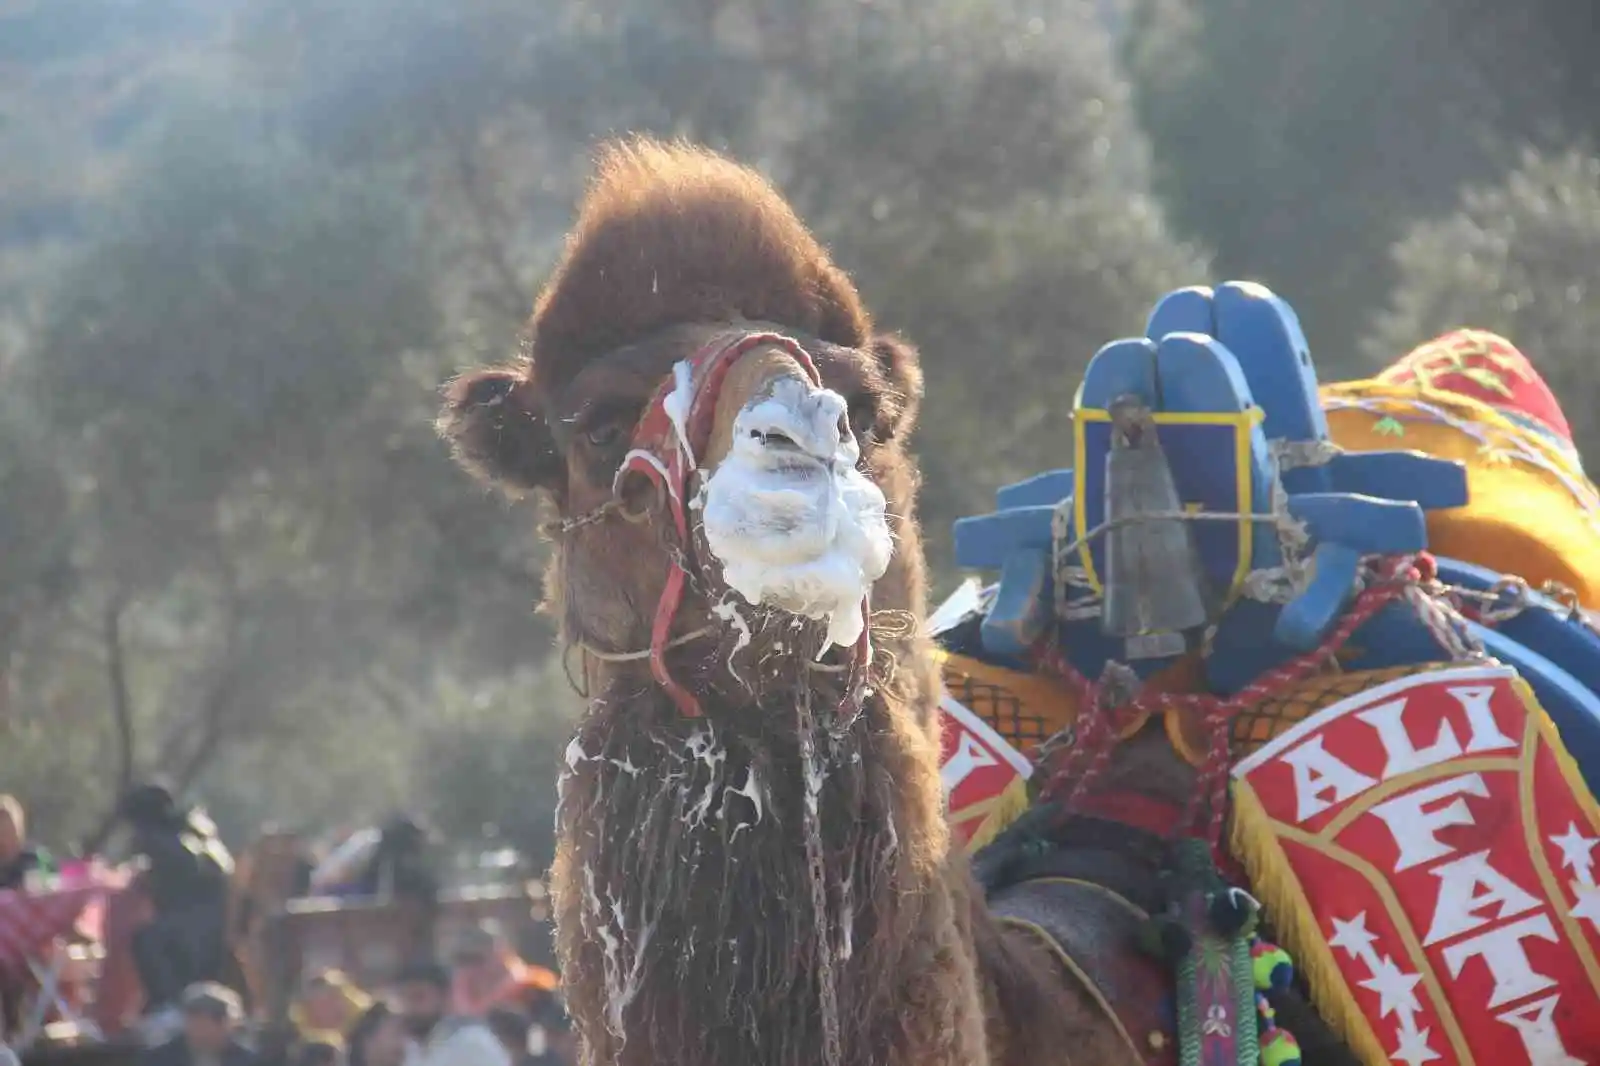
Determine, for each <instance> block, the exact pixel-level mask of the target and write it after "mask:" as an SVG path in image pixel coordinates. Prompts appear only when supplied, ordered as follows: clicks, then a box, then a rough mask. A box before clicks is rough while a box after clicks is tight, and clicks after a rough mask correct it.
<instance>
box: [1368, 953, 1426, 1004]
mask: <svg viewBox="0 0 1600 1066" xmlns="http://www.w3.org/2000/svg"><path fill="white" fill-rule="evenodd" d="M1421 980H1422V976H1421V975H1420V974H1414V973H1405V972H1404V971H1402V970H1401V969H1400V967H1398V966H1396V965H1395V962H1394V960H1393V959H1391V958H1390V957H1389V956H1387V955H1385V956H1384V957H1383V959H1382V960H1381V961H1380V962H1379V963H1378V965H1377V966H1374V967H1373V968H1372V976H1371V977H1369V978H1367V979H1366V980H1365V981H1362V982H1361V987H1362V988H1366V989H1370V990H1371V991H1373V992H1376V993H1377V994H1378V1001H1379V1006H1378V1017H1380V1018H1387V1017H1388V1016H1389V1015H1391V1014H1394V1013H1396V1012H1398V1011H1404V1012H1406V1014H1407V1015H1410V1014H1411V1013H1413V1012H1415V1011H1418V1010H1421V1009H1422V1008H1421V1005H1420V1004H1418V1003H1417V997H1416V996H1415V995H1413V994H1412V992H1411V990H1412V989H1413V988H1416V987H1417V985H1418V983H1419V982H1421Z"/></svg>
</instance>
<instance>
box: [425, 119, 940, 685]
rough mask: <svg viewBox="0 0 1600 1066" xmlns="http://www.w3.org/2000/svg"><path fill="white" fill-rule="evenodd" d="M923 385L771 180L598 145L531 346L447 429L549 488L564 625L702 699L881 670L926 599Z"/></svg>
mask: <svg viewBox="0 0 1600 1066" xmlns="http://www.w3.org/2000/svg"><path fill="white" fill-rule="evenodd" d="M920 392H921V376H920V370H919V368H918V363H917V357H916V353H915V352H914V351H913V350H912V349H911V348H910V347H909V346H908V345H907V344H906V343H904V342H903V341H901V340H899V339H897V338H894V337H890V336H884V335H881V334H876V333H874V332H873V329H872V325H871V321H870V319H869V317H868V315H867V313H866V311H865V309H864V308H863V307H862V304H861V301H860V298H859V297H858V295H857V293H856V291H855V289H854V288H853V287H852V285H851V283H850V282H849V280H848V279H847V278H846V277H845V275H844V274H843V273H842V272H841V271H840V270H839V269H838V268H837V267H836V266H834V264H833V263H832V262H831V260H830V259H829V257H828V255H827V253H826V252H825V251H824V250H823V249H822V247H821V246H820V245H819V244H818V243H817V241H816V240H815V238H813V237H812V235H811V234H810V233H809V232H808V231H807V230H806V228H805V227H804V226H803V225H802V223H801V222H800V221H799V219H798V218H797V217H796V215H795V214H794V212H793V210H792V209H791V208H790V207H789V205H788V204H787V203H785V202H784V200H783V199H782V197H781V196H780V195H779V194H778V193H777V192H776V191H775V190H774V189H773V187H772V186H771V185H770V184H769V183H767V182H766V181H765V180H764V179H763V178H761V177H760V176H759V175H757V174H756V173H754V172H753V171H751V170H749V169H746V168H744V167H741V166H739V165H737V164H735V163H732V162H730V161H728V160H726V159H723V158H721V157H718V156H716V155H714V154H712V153H709V152H706V151H704V150H700V149H696V148H690V147H686V146H682V145H663V144H660V143H656V142H652V141H635V142H630V143H626V144H619V145H613V146H611V147H610V148H608V149H606V150H605V151H604V152H603V153H602V156H601V158H600V162H599V166H598V170H597V174H596V177H595V179H594V182H593V184H592V186H591V188H590V189H589V192H588V194H587V196H586V198H585V200H584V202H583V205H582V207H581V210H580V212H579V217H578V221H577V223H576V225H575V227H574V229H573V231H572V233H571V234H570V235H569V238H568V242H567V246H566V250H565V254H564V256H563V258H562V260H561V262H560V263H559V264H558V266H557V267H556V269H555V271H554V273H553V274H552V276H551V278H550V280H549V282H548V283H547V285H546V286H545V288H544V291H543V292H542V293H541V295H540V297H539V300H538V302H537V305H536V308H535V310H534V313H533V317H532V319H531V321H530V322H529V324H528V327H527V329H526V331H525V334H524V349H523V352H522V356H521V358H520V359H519V360H518V361H517V362H516V363H515V364H514V365H512V366H507V367H500V368H495V369H488V370H480V371H477V372H472V373H468V374H465V375H463V376H462V377H460V378H458V379H456V380H455V381H454V382H453V383H452V384H451V385H450V386H449V387H448V389H447V394H446V402H445V408H444V412H443V414H442V416H441V419H440V426H441V431H442V432H443V433H444V434H445V436H447V437H448V438H449V439H450V440H451V441H453V443H454V447H455V451H456V454H457V456H458V458H459V459H460V460H461V461H462V463H463V464H464V465H465V466H467V467H468V468H469V469H470V470H473V471H474V472H475V473H477V474H478V475H480V476H481V477H483V478H484V479H486V480H488V481H489V482H491V483H493V484H496V485H498V486H500V487H502V488H504V489H506V490H507V491H509V492H511V493H512V494H522V493H528V492H533V493H537V494H541V495H543V496H544V497H546V498H547V499H548V501H549V502H550V504H551V505H552V506H553V509H554V513H555V515H556V521H554V522H552V523H550V524H549V526H548V528H549V529H550V531H551V532H552V534H553V537H554V540H555V547H556V550H555V552H554V554H553V558H552V563H551V571H550V580H549V591H550V598H551V601H552V603H553V605H554V606H555V607H556V608H557V609H558V610H559V613H560V617H561V621H562V626H563V630H564V634H565V636H566V639H567V640H568V641H569V642H571V643H573V644H575V645H577V646H579V647H581V648H583V649H585V650H586V651H589V652H592V653H593V657H594V659H595V660H597V661H598V663H599V664H600V665H599V669H601V671H602V672H603V673H606V674H608V675H609V676H611V677H613V678H614V677H615V676H616V674H617V672H618V671H622V670H626V669H630V668H631V669H648V670H649V671H650V672H651V673H652V674H653V675H654V679H655V681H656V682H657V683H658V684H659V685H661V686H662V687H663V688H665V689H666V690H667V691H668V692H669V693H671V694H672V696H673V699H674V702H676V703H677V704H678V706H679V708H680V709H681V710H685V711H687V712H689V713H691V714H694V713H698V710H699V708H698V706H697V705H698V703H699V699H698V697H697V696H696V695H691V694H690V689H691V688H693V689H695V690H696V691H698V692H713V693H715V692H718V691H721V690H729V689H734V690H737V689H740V688H743V689H746V690H748V694H749V695H757V694H758V692H757V690H758V689H759V688H760V686H761V683H762V682H761V679H762V678H763V677H765V676H769V675H770V676H777V675H779V674H782V673H783V672H784V669H785V665H784V664H789V666H790V668H792V667H793V664H794V663H796V662H800V663H808V662H817V661H820V660H827V659H831V660H832V661H835V662H838V663H841V664H843V663H848V662H850V661H854V662H855V663H856V664H857V665H859V664H860V663H861V662H863V661H867V658H868V657H869V656H870V654H871V653H870V650H869V649H870V647H871V645H872V643H873V640H872V627H871V625H870V624H869V623H870V621H871V619H872V618H873V617H874V616H878V617H884V616H892V615H898V616H899V617H900V618H902V619H904V618H908V617H920V615H921V612H922V609H923V602H922V566H923V564H922V558H921V549H920V545H919V543H918V541H917V538H916V533H915V527H914V522H913V520H912V517H911V513H912V512H911V509H912V493H913V490H914V484H915V475H914V470H913V467H912V464H911V460H910V458H909V457H908V455H907V453H906V452H905V450H904V444H905V440H906V437H907V435H908V433H909V431H910V429H911V426H912V422H913V420H914V417H915V412H916V403H917V400H918V398H919V396H920ZM629 664H632V666H631V667H630V666H629ZM691 673H692V674H693V675H694V677H693V683H692V684H691V683H690V681H689V678H688V676H687V675H688V674H691Z"/></svg>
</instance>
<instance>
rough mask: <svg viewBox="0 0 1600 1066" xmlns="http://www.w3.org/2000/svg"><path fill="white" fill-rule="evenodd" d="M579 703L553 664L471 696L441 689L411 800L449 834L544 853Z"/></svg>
mask: <svg viewBox="0 0 1600 1066" xmlns="http://www.w3.org/2000/svg"><path fill="white" fill-rule="evenodd" d="M580 705H581V700H579V699H578V698H577V696H576V695H575V694H574V693H573V692H572V690H571V689H570V688H569V687H568V685H567V683H566V681H565V679H564V678H563V677H562V676H561V673H560V669H559V667H557V666H556V665H555V664H553V663H552V664H550V665H548V666H546V667H545V669H544V670H542V671H524V672H522V673H521V674H519V675H514V676H512V677H509V678H506V679H505V681H504V682H503V683H502V684H499V685H496V686H493V687H480V688H478V689H477V690H476V691H474V692H472V693H471V694H467V693H461V692H457V693H454V694H451V693H446V694H444V696H443V698H442V699H441V707H440V713H439V714H438V716H437V717H436V718H434V719H433V720H432V721H431V722H430V723H429V724H428V726H427V727H426V730H425V732H424V734H423V737H422V743H423V746H424V748H425V749H426V750H427V751H428V752H429V756H428V759H427V760H426V761H425V762H424V763H423V764H422V765H421V766H420V767H419V773H418V775H417V778H416V782H415V783H416V786H417V789H418V792H419V793H420V794H419V795H417V796H415V797H414V799H415V800H418V801H420V803H421V804H422V806H423V809H424V810H426V811H427V812H428V814H429V816H430V817H431V818H432V820H433V822H434V824H435V825H436V826H437V828H438V829H439V830H441V832H442V833H443V834H444V835H445V836H447V837H452V838H454V839H458V840H471V839H476V838H479V837H481V836H492V837H496V838H499V839H502V840H504V841H506V842H508V843H510V844H511V845H512V846H513V847H515V848H517V849H518V850H519V851H521V852H522V853H523V854H525V855H528V856H532V857H534V859H535V861H540V862H542V861H544V860H546V859H548V857H549V855H550V854H551V852H552V849H553V847H554V838H553V833H554V831H555V815H556V800H557V794H556V789H555V787H554V784H555V781H556V778H557V775H558V774H559V773H560V771H561V770H562V769H563V765H564V757H565V751H566V745H567V738H568V737H569V736H570V735H571V731H572V722H573V721H574V719H575V718H576V717H577V714H578V710H579V707H580Z"/></svg>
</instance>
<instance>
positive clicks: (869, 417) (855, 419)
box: [850, 396, 878, 444]
mask: <svg viewBox="0 0 1600 1066" xmlns="http://www.w3.org/2000/svg"><path fill="white" fill-rule="evenodd" d="M877 424H878V405H877V404H876V403H874V402H873V400H872V397H870V396H857V397H856V398H855V399H853V400H851V401H850V431H851V432H852V433H854V434H855V435H856V440H857V441H860V442H861V443H862V444H865V443H866V442H867V441H868V440H869V439H870V438H871V436H872V430H873V427H874V426H876V425H877Z"/></svg>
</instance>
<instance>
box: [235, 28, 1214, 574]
mask: <svg viewBox="0 0 1600 1066" xmlns="http://www.w3.org/2000/svg"><path fill="white" fill-rule="evenodd" d="M256 6H257V8H258V9H259V15H258V18H257V19H256V20H255V21H253V22H250V23H248V24H247V25H248V26H249V27H250V29H249V30H248V31H247V34H246V38H245V39H246V41H247V47H246V51H247V53H248V54H252V55H255V56H256V57H257V58H258V62H259V66H260V69H261V71H262V73H261V77H263V78H271V77H272V76H273V73H274V72H275V71H279V70H282V69H286V67H285V62H286V61H285V57H287V56H294V57H296V59H297V65H294V66H292V68H289V69H293V70H294V71H295V74H296V76H297V81H296V84H295V87H294V92H295V95H296V96H297V97H298V99H299V100H300V101H301V102H300V104H299V106H298V108H297V113H298V114H300V115H301V116H302V118H301V122H302V124H303V125H304V126H305V127H306V128H307V129H309V130H311V131H313V134H312V135H313V140H314V143H318V144H326V145H327V146H328V147H329V150H330V153H331V154H333V155H334V156H335V157H336V158H340V159H345V160H349V159H351V158H352V157H362V158H368V159H371V158H383V159H386V160H391V161H392V160H395V159H398V158H404V159H405V160H406V161H407V166H408V167H410V168H411V170H412V172H413V173H414V174H416V175H418V176H419V178H420V179H421V180H422V185H421V186H419V187H420V188H425V189H426V190H427V196H426V199H427V200H428V202H429V204H430V207H429V210H430V212H431V213H432V214H433V215H434V217H436V218H437V219H440V220H444V221H441V222H440V228H441V229H443V230H445V231H448V232H450V233H453V234H457V235H459V234H468V235H469V237H468V239H467V240H465V241H462V240H460V239H459V238H458V240H457V242H456V247H457V248H458V250H459V251H460V258H459V259H458V260H454V261H453V262H459V263H461V264H462V265H463V269H462V270H461V271H460V272H459V274H456V275H455V276H453V278H452V284H457V283H459V282H462V281H464V280H467V279H475V280H471V281H470V284H471V286H472V288H473V291H474V293H476V299H475V300H469V301H463V304H464V305H466V306H476V307H477V308H478V309H479V312H480V313H481V314H482V315H483V316H484V317H488V318H492V319H494V320H495V321H496V322H498V323H499V325H498V326H495V327H493V328H491V329H489V330H488V331H486V332H484V331H480V332H478V333H476V334H474V337H475V338H476V339H480V340H489V339H491V338H492V337H493V336H494V335H495V334H499V335H500V336H502V337H504V338H509V335H510V332H511V330H512V329H513V328H514V325H515V323H516V321H517V319H519V318H520V316H521V315H522V314H523V313H524V312H525V309H526V307H527V306H528V305H529V303H530V302H531V295H532V292H533V290H534V287H535V286H534V282H535V280H536V279H537V276H538V273H539V272H540V271H541V270H542V269H544V267H545V266H546V265H547V264H548V263H549V262H550V260H551V257H552V256H553V253H554V252H555V250H556V249H557V247H558V243H557V242H556V240H554V239H553V238H554V236H555V235H556V234H559V232H560V230H561V229H562V228H564V226H565V225H566V223H567V222H568V221H569V218H570V212H571V207H572V201H573V199H574V198H575V196H576V194H577V192H578V189H579V188H580V181H581V178H582V176H583V170H584V164H585V160H586V158H587V155H588V148H589V147H590V145H592V143H593V142H594V141H595V140H597V139H599V138H601V137H604V136H607V135H611V134H615V133H618V132H625V131H643V132H653V133H656V134H658V135H666V136H686V137H690V138H693V139H695V140H699V141H702V142H705V143H708V144H711V145H713V146H716V147H719V148H723V149H727V150H730V151H732V152H733V153H735V154H736V155H737V156H739V157H740V158H742V159H745V160H748V161H751V162H754V163H756V164H757V165H760V166H762V167H763V168H764V169H766V170H767V171H769V172H770V173H771V174H772V175H773V176H774V177H775V178H777V179H778V181H779V182H780V183H781V184H782V185H783V186H784V187H785V188H786V190H787V191H788V192H789V193H790V194H791V195H792V196H794V197H795V199H796V200H797V202H798V203H799V205H800V208H801V210H802V213H803V214H804V215H805V216H806V217H807V219H808V220H809V221H811V222H812V224H813V225H814V226H815V227H816V228H817V229H818V230H819V231H820V233H821V234H822V236H823V237H824V239H825V240H827V241H828V242H829V243H830V244H831V246H832V247H833V248H834V250H835V251H836V253H837V254H838V256H839V258H840V259H841V260H842V261H843V263H844V264H845V265H846V266H847V267H849V268H851V269H852V270H853V271H854V272H855V273H856V275H857V277H858V279H859V281H860V283H861V285H862V287H863V289H864V290H865V293H866V296H867V299H868V302H869V303H870V304H871V305H872V306H873V307H875V308H876V309H877V310H878V312H879V315H880V318H881V319H882V320H883V321H884V323H885V324H886V325H889V326H891V327H895V328H900V329H902V330H904V331H905V332H907V333H908V334H909V335H910V336H911V337H912V339H913V340H915V341H917V342H918V343H919V344H920V345H921V346H922V348H923V351H924V356H925V359H926V361H927V365H928V370H929V373H928V383H929V402H928V408H927V413H926V416H925V418H924V420H923V427H924V428H923V429H922V431H921V435H920V437H919V440H920V449H921V451H922V453H923V455H924V457H925V462H926V464H927V466H928V469H929V472H930V474H931V475H932V476H930V477H929V478H928V479H927V482H926V484H927V486H928V489H927V494H926V498H925V511H924V514H925V526H926V527H927V528H928V529H929V531H930V532H931V534H932V544H933V548H934V551H935V555H936V559H937V560H938V561H940V562H946V561H947V554H946V552H945V544H946V541H947V537H946V532H947V530H948V528H949V523H950V521H951V520H952V519H953V518H954V517H956V516H957V515H958V514H960V513H963V512H965V511H970V510H973V509H979V508H982V507H984V506H985V505H986V501H987V498H988V494H989V493H990V491H991V490H992V489H993V487H994V485H995V484H996V483H998V482H1000V481H1003V480H1005V479H1007V478H1012V477H1016V476H1020V475H1025V474H1028V473H1032V472H1034V471H1036V470H1038V469H1039V468H1041V467H1046V466H1051V465H1064V464H1067V463H1070V461H1071V460H1070V449H1071V444H1070V441H1071V434H1070V432H1069V429H1068V425H1067V420H1066V418H1065V413H1066V412H1067V411H1068V410H1069V409H1070V406H1071V400H1072V394H1073V390H1074V388H1075V386H1076V381H1077V376H1078V374H1079V372H1080V371H1081V370H1082V368H1083V365H1084V363H1085V362H1086V361H1087V359H1088V357H1089V356H1090V355H1092V354H1093V352H1094V351H1095V349H1097V348H1098V347H1099V346H1100V345H1101V344H1103V343H1105V342H1106V341H1109V340H1112V339H1114V338H1116V337H1118V336H1126V335H1128V334H1130V333H1136V332H1138V331H1139V329H1140V328H1141V326H1142V325H1143V317H1144V314H1145V312H1146V311H1147V309H1148V306H1149V303H1150V301H1151V300H1152V299H1153V298H1154V297H1155V296H1157V295H1159V294H1160V293H1161V292H1162V291H1164V290H1165V289H1167V288H1169V287H1171V286H1173V285H1179V284H1185V283H1190V282H1194V281H1198V280H1203V279H1204V277H1205V261H1204V259H1203V257H1202V256H1200V255H1199V254H1197V253H1196V252H1195V251H1193V250H1192V249H1189V248H1186V247H1184V246H1182V245H1181V244H1179V243H1178V242H1177V241H1175V240H1173V239H1172V237H1171V236H1170V235H1169V234H1168V232H1167V230H1166V228H1165V226H1164V224H1163V221H1162V217H1161V211H1160V209H1159V206H1158V205H1157V204H1156V203H1155V201H1154V200H1153V198H1152V197H1151V195H1150V193H1149V180H1148V161H1147V152H1146V148H1145V144H1144V140H1143V138H1142V136H1141V135H1140V133H1139V131H1138V129H1137V127H1136V124H1135V121H1134V116H1133V113H1132V110H1131V107H1130V105H1129V101H1128V92H1127V87H1126V85H1125V84H1124V82H1123V80H1122V79H1121V77H1120V75H1119V74H1118V72H1117V69H1116V65H1115V62H1114V59H1115V57H1114V55H1113V53H1112V48H1111V44H1110V38H1109V35H1108V33H1107V31H1106V29H1105V27H1104V25H1103V24H1102V14H1101V12H1100V11H1099V10H1098V8H1097V5H1095V4H1092V3H1088V2H1085V0H1074V2H1069V3H1060V2H1041V0H1006V2H1004V3H1000V4H986V5H976V4H971V3H967V2H964V0H941V2H939V3H934V4H926V3H919V4H912V3H903V2H898V0H877V2H875V3H872V4H862V3H859V2H857V0H804V2H798V0H743V2H729V0H668V2H662V0H649V2H646V0H617V2H614V3H608V4H604V5H594V4H578V3H571V4H563V5H556V6H555V7H554V8H551V7H548V6H547V7H544V8H540V9H538V10H537V11H534V10H532V9H526V8H523V7H520V6H517V5H510V4H507V3H504V2H502V0H471V2H468V3H464V4H460V5H452V6H450V7H449V8H440V7H439V6H438V5H435V4H427V3H422V2H420V0H418V2H408V3H405V4H402V5H398V6H397V5H393V4H382V5H379V4H375V3H374V0H346V3H345V4H343V5H332V6H330V5H325V4H324V5H318V4H310V3H298V2H291V3H288V4H283V3H276V2H275V3H272V4H265V3H262V4H258V5H256ZM380 8H381V13H380V11H379V9H380ZM380 23H381V24H382V25H383V26H385V27H387V29H386V32H385V33H384V34H383V35H381V36H380V35H377V34H375V33H374V32H373V31H372V27H373V26H375V25H378V24H380ZM353 57H354V58H353ZM327 131H337V134H336V135H333V136H329V135H328V133H327ZM513 314H514V316H515V317H513ZM502 343H503V342H502ZM998 411H1003V412H1005V416H1004V417H1003V418H999V419H997V418H995V417H993V413H994V412H998Z"/></svg>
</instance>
